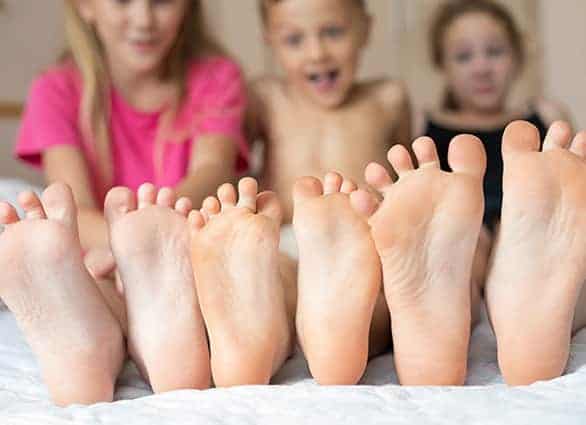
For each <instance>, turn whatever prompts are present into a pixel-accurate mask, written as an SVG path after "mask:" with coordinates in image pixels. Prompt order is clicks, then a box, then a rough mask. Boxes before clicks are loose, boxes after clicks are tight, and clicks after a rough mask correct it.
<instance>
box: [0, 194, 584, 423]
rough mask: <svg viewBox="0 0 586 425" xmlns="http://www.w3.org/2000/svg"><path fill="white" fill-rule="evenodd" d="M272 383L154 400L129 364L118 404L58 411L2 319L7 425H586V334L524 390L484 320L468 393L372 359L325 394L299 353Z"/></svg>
mask: <svg viewBox="0 0 586 425" xmlns="http://www.w3.org/2000/svg"><path fill="white" fill-rule="evenodd" d="M0 191H1V185H0ZM0 198H1V193H0ZM287 232H289V233H287ZM290 239H291V231H290V230H285V231H284V238H283V244H284V245H287V246H289V248H290V249H289V250H288V252H289V253H290V254H291V255H294V254H295V250H294V248H291V246H290V242H287V241H289V240H290ZM0 284H2V278H1V274H0ZM544 320H547V318H544ZM332 361H336V359H335V358H332ZM272 384H273V385H270V386H253V387H237V388H230V389H211V390H206V391H195V390H194V391H176V392H172V393H167V394H161V395H153V394H152V392H151V391H150V389H149V386H148V385H147V384H146V383H145V382H144V380H142V379H141V378H140V376H139V374H138V372H137V371H136V368H135V367H134V366H133V365H132V364H131V363H130V362H129V363H128V364H127V365H126V367H125V369H124V371H123V373H122V374H121V376H120V379H119V382H118V387H117V391H116V396H115V398H116V401H115V402H114V403H103V404H98V405H94V406H89V407H86V406H71V407H68V408H58V407H56V406H54V405H53V404H51V402H50V400H49V396H48V392H47V389H46V387H45V386H44V384H43V382H42V379H41V377H40V372H39V368H38V366H37V364H36V361H35V358H34V356H33V355H32V353H31V351H30V349H29V348H28V345H27V344H26V342H25V341H24V339H23V336H22V334H21V333H20V331H19V330H18V327H17V325H16V323H15V320H14V317H13V316H12V315H11V314H10V313H9V312H0V425H20V424H27V425H28V424H31V425H33V424H34V425H36V424H47V425H53V424H72V423H75V424H112V425H114V424H116V425H118V424H124V425H135V424H157V425H165V424H173V425H175V424H192V423H193V424H198V425H199V424H228V425H231V424H271V425H272V424H292V425H301V424H320V425H321V424H329V423H335V424H353V425H354V424H360V425H368V424H385V425H394V424H397V425H398V424H405V425H407V424H437V425H451V424H455V423H461V424H495V425H496V424H507V425H509V424H537V425H541V424H543V425H546V424H547V425H551V424H560V425H562V424H563V425H584V424H586V330H583V331H581V332H580V333H579V334H578V335H576V337H575V338H574V339H573V341H572V347H571V355H570V360H569V363H568V368H567V371H566V374H565V375H564V376H562V377H561V378H558V379H554V380H552V381H548V382H539V383H536V384H534V385H531V386H527V387H517V388H510V387H508V386H506V385H504V384H503V380H502V377H501V375H500V373H499V370H498V365H497V362H496V343H495V339H494V337H493V335H492V332H491V330H490V327H489V326H488V322H487V320H486V317H484V319H483V322H482V323H481V325H479V326H478V327H477V328H476V329H475V331H474V333H473V336H472V340H471V346H470V355H469V370H468V379H467V382H466V385H465V386H463V387H402V386H399V385H398V384H397V376H396V373H395V370H394V366H393V357H392V355H391V354H387V355H384V356H381V357H378V358H375V359H373V360H372V361H371V362H370V364H369V366H368V368H367V371H366V373H365V375H364V377H363V379H362V381H361V384H360V385H357V386H348V387H322V386H319V385H317V384H316V383H315V382H314V381H313V380H312V379H311V376H310V374H309V372H308V369H307V364H306V362H305V360H304V358H303V356H302V354H301V353H299V352H297V354H296V355H295V356H293V357H292V358H291V359H290V360H289V361H288V362H287V363H286V364H285V365H284V366H283V368H282V369H281V370H280V371H279V373H278V374H277V375H276V376H275V377H274V379H273V382H272Z"/></svg>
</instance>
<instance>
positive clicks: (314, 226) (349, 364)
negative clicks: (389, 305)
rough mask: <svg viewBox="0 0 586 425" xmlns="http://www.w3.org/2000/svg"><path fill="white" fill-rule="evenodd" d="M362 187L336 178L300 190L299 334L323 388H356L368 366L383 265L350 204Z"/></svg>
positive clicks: (296, 217)
mask: <svg viewBox="0 0 586 425" xmlns="http://www.w3.org/2000/svg"><path fill="white" fill-rule="evenodd" d="M355 190H356V185H355V184H354V183H353V182H350V181H348V180H346V181H343V179H342V177H341V176H340V175H339V174H336V173H329V174H328V175H326V177H325V179H324V185H323V186H322V183H321V182H320V181H319V180H318V179H315V178H313V177H304V178H302V179H299V180H298V181H297V183H296V184H295V187H294V190H293V192H294V195H293V197H294V204H295V208H294V214H293V225H294V228H295V236H296V238H297V244H298V246H299V279H298V281H299V286H298V291H299V293H298V302H297V333H298V336H299V341H300V343H301V346H302V348H303V351H304V353H305V357H306V358H307V361H308V363H309V368H310V370H311V373H312V375H313V377H314V378H315V379H316V381H317V382H319V383H320V384H330V385H344V384H347V385H352V384H356V383H357V382H358V381H359V380H360V378H361V377H362V374H363V373H364V369H365V367H366V363H367V361H368V342H369V341H368V336H369V329H370V324H371V321H372V314H373V310H374V306H375V303H376V299H377V295H378V294H379V292H380V288H381V270H380V268H381V265H380V260H379V256H378V254H377V252H376V248H375V246H374V242H373V240H372V237H371V235H370V228H369V226H368V223H367V222H366V220H365V219H364V218H363V217H361V216H360V215H359V214H358V213H356V211H354V209H353V208H352V206H351V205H350V198H349V193H351V192H353V191H355Z"/></svg>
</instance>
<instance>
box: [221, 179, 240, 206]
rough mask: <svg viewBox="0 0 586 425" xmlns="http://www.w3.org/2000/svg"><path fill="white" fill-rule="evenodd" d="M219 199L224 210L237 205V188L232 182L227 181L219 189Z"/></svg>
mask: <svg viewBox="0 0 586 425" xmlns="http://www.w3.org/2000/svg"><path fill="white" fill-rule="evenodd" d="M218 199H219V200H220V202H221V204H222V211H225V210H227V209H230V208H232V207H234V206H235V205H236V189H234V186H233V185H231V184H230V183H225V184H223V185H222V186H220V187H219V189H218Z"/></svg>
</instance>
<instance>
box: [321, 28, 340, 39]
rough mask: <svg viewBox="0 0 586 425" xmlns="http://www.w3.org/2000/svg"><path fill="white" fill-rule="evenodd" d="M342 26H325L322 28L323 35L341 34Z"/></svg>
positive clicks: (333, 36) (336, 36)
mask: <svg viewBox="0 0 586 425" xmlns="http://www.w3.org/2000/svg"><path fill="white" fill-rule="evenodd" d="M344 32H345V31H344V28H342V27H339V26H331V27H326V28H324V30H323V35H325V36H326V37H330V38H338V37H340V36H342V35H344Z"/></svg>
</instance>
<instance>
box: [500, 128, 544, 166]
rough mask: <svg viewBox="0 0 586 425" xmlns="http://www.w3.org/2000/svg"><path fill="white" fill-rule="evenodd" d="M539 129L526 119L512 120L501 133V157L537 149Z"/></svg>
mask: <svg viewBox="0 0 586 425" xmlns="http://www.w3.org/2000/svg"><path fill="white" fill-rule="evenodd" d="M539 145H540V136H539V130H537V128H536V127H535V126H534V125H533V124H531V123H528V122H527V121H513V122H512V123H510V124H509V125H508V126H507V128H506V129H505V133H504V134H503V147H502V150H503V157H506V156H507V155H510V154H516V153H524V152H537V151H539Z"/></svg>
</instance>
